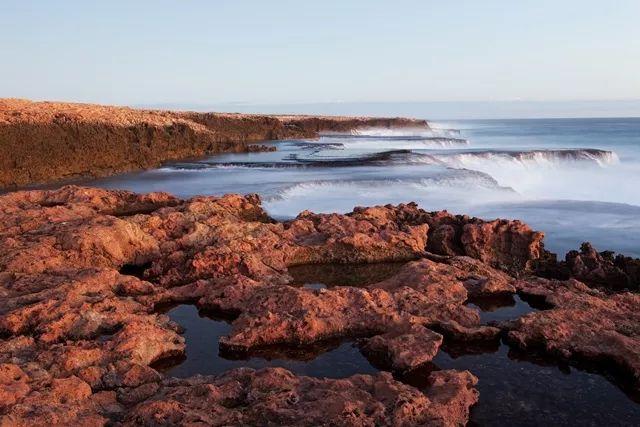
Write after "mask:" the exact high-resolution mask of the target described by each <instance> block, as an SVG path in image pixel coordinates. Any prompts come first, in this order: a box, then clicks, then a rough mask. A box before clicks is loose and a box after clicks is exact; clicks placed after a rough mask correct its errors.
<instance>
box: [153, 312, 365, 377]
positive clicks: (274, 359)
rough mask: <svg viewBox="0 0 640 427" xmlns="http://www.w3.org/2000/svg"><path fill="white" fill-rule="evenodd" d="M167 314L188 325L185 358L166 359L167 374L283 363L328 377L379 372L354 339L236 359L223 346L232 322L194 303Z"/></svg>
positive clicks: (302, 372)
mask: <svg viewBox="0 0 640 427" xmlns="http://www.w3.org/2000/svg"><path fill="white" fill-rule="evenodd" d="M167 315H168V316H169V317H170V318H171V319H172V320H173V321H175V322H176V323H178V324H180V325H181V326H182V327H183V328H184V329H185V331H184V334H183V336H184V338H185V340H186V345H187V351H186V353H187V354H186V358H185V359H182V360H175V359H174V360H167V361H162V362H161V363H160V364H158V365H157V366H156V368H158V369H159V370H161V371H163V372H165V373H166V374H167V375H171V376H176V377H189V376H192V375H196V374H203V375H215V374H220V373H222V372H224V371H227V370H229V369H233V368H239V367H243V366H244V367H250V368H255V369H259V368H264V367H268V366H272V367H282V368H286V369H289V370H290V371H292V372H295V373H296V374H299V375H308V376H314V377H328V378H345V377H349V376H351V375H354V374H358V373H362V374H373V373H375V372H377V369H375V368H374V367H373V366H372V365H371V364H370V363H369V362H368V361H367V359H366V358H365V357H364V356H363V355H362V353H360V351H359V350H358V348H357V347H355V346H354V345H353V343H351V342H337V341H334V342H325V343H320V344H318V345H314V346H309V347H306V348H305V347H297V348H286V347H280V348H270V349H264V350H261V351H260V352H258V353H257V354H255V355H252V357H249V358H246V359H240V360H238V359H236V360H234V359H233V358H234V357H237V356H236V355H227V356H226V357H223V356H221V355H220V349H219V338H220V337H221V336H225V335H228V334H229V332H230V331H231V325H230V324H229V323H228V322H226V321H225V320H222V319H214V318H211V317H207V316H205V315H200V313H199V312H198V309H197V308H196V307H195V306H193V305H179V306H177V307H175V308H173V309H171V310H169V311H168V312H167Z"/></svg>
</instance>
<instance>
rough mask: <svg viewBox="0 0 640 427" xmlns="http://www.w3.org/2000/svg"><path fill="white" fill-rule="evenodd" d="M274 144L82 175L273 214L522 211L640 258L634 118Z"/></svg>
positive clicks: (544, 224)
mask: <svg viewBox="0 0 640 427" xmlns="http://www.w3.org/2000/svg"><path fill="white" fill-rule="evenodd" d="M429 123H430V125H431V127H432V130H430V131H424V130H419V129H415V130H387V129H366V130H360V131H358V132H354V133H352V134H342V135H338V134H333V135H324V136H322V137H321V138H319V139H317V140H298V141H277V142H267V143H266V144H270V145H275V147H276V150H277V151H272V152H260V153H246V154H223V155H216V156H211V157H208V158H205V159H195V160H188V161H180V162H174V163H169V164H166V165H164V166H163V167H161V168H158V169H155V170H149V171H144V172H137V173H130V174H124V175H118V176H114V177H109V178H105V179H99V180H92V181H90V182H83V183H82V184H85V185H94V186H100V187H105V188H122V189H128V190H133V191H137V192H149V191H168V192H170V193H173V194H176V195H178V196H181V197H188V196H193V195H198V194H210V195H220V194H225V193H258V194H260V195H261V196H262V199H263V204H264V207H265V208H266V210H267V211H268V212H269V214H271V215H272V216H273V217H274V218H277V219H286V218H292V217H294V216H295V215H297V214H298V213H299V212H300V211H302V210H305V209H307V210H311V211H315V212H348V211H351V210H352V209H353V207H354V206H368V205H377V204H387V203H393V204H397V203H406V202H412V201H413V202H416V203H418V204H419V205H420V206H421V207H422V208H424V209H426V210H430V211H431V210H441V209H447V210H449V211H450V212H453V213H461V214H469V215H474V216H478V217H481V218H485V219H492V218H509V219H521V220H523V221H525V222H526V223H528V224H529V225H531V226H532V227H533V228H534V229H536V230H539V231H543V232H545V234H546V238H545V242H546V247H547V248H548V249H549V250H551V251H554V252H556V253H559V254H560V255H561V256H563V255H564V253H565V252H567V251H569V250H571V249H577V248H578V247H579V246H580V244H581V243H582V242H584V241H590V242H592V243H593V244H594V246H595V247H596V248H597V249H598V250H605V249H606V250H614V251H617V252H621V253H624V254H627V255H630V256H636V257H637V256H640V118H603V119H597V118H589V119H510V120H458V121H436V122H429Z"/></svg>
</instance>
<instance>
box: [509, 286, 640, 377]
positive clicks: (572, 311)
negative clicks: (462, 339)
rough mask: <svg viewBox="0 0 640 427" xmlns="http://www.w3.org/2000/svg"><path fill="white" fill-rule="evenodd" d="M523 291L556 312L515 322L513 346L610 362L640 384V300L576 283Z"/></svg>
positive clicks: (512, 336) (536, 314)
mask: <svg viewBox="0 0 640 427" xmlns="http://www.w3.org/2000/svg"><path fill="white" fill-rule="evenodd" d="M517 287H518V289H519V290H520V292H522V293H524V294H526V295H532V296H535V297H538V298H542V299H544V301H545V302H546V303H548V304H550V305H551V306H553V308H552V309H550V310H544V311H539V312H534V313H529V314H527V315H525V316H523V317H521V318H519V319H517V320H515V321H513V322H511V323H510V324H509V325H508V328H507V329H508V330H509V332H508V339H509V341H510V342H511V343H512V344H514V345H516V346H518V347H520V348H522V349H529V348H534V349H538V348H539V349H543V350H544V351H546V352H548V353H550V354H552V355H556V356H559V357H562V358H567V359H572V358H573V359H578V360H587V361H591V362H596V363H602V362H607V363H609V364H613V365H615V366H617V367H618V368H621V369H623V370H624V371H626V372H628V373H629V374H630V375H631V376H632V378H633V380H634V382H636V383H640V295H637V294H633V293H628V292H627V293H619V294H613V295H607V294H605V293H603V292H600V291H597V290H593V289H590V288H589V287H587V286H586V285H585V284H583V283H580V282H578V281H575V280H569V281H556V280H547V279H535V280H527V281H521V282H518V283H517Z"/></svg>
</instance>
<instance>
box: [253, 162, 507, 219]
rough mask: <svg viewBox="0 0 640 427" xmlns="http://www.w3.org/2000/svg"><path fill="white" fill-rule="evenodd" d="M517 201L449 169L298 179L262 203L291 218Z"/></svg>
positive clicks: (490, 183) (475, 176) (485, 179)
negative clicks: (400, 175)
mask: <svg viewBox="0 0 640 427" xmlns="http://www.w3.org/2000/svg"><path fill="white" fill-rule="evenodd" d="M470 192H472V193H473V194H475V197H477V199H476V200H477V201H478V202H483V203H484V202H487V201H496V202H497V201H509V200H518V199H519V195H518V194H517V193H516V192H514V191H513V190H512V189H511V188H507V187H502V186H500V185H499V184H498V183H497V182H496V180H495V179H493V178H492V177H490V176H489V175H487V174H483V173H481V172H477V171H467V170H451V171H450V173H443V174H441V175H439V176H432V177H428V178H420V179H376V180H368V179H362V180H324V181H311V182H301V183H297V184H293V185H291V186H288V187H286V188H284V189H282V190H281V191H279V192H278V193H277V194H275V195H273V196H271V197H267V198H265V200H264V202H263V204H264V207H265V209H266V210H267V211H268V212H269V214H270V215H272V216H274V217H275V218H291V217H293V216H295V215H296V214H297V213H298V212H300V211H302V210H304V209H309V210H312V211H314V212H349V211H351V210H352V209H353V208H354V207H355V206H373V205H384V204H388V203H393V204H398V203H408V202H417V203H418V204H419V205H420V206H421V207H423V208H425V209H427V210H440V209H453V210H456V209H461V208H462V206H468V205H469V203H470V198H469V193H470Z"/></svg>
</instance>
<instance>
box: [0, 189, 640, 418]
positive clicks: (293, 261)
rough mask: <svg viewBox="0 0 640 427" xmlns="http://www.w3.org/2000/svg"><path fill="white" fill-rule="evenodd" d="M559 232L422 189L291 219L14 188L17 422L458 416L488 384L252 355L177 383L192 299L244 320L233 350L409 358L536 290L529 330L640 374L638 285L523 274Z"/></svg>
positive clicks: (538, 339) (409, 361) (11, 301)
mask: <svg viewBox="0 0 640 427" xmlns="http://www.w3.org/2000/svg"><path fill="white" fill-rule="evenodd" d="M438 230H440V231H438ZM541 239H542V235H541V234H540V233H537V232H533V231H531V230H530V229H529V228H528V227H527V226H526V225H524V224H522V223H519V222H517V221H503V220H497V221H491V222H485V221H481V220H479V219H473V218H468V217H462V216H452V215H450V214H448V213H446V212H439V213H438V212H432V213H429V212H425V211H423V210H421V209H419V208H418V207H417V206H416V205H415V204H406V205H398V206H391V205H388V206H377V207H372V208H356V209H354V211H353V212H351V213H349V214H346V215H338V214H314V213H311V212H303V213H301V214H300V215H299V216H298V217H297V218H295V219H293V220H291V221H287V222H276V221H274V220H272V219H271V218H269V217H268V215H267V214H266V213H265V212H264V210H263V209H262V208H261V206H260V199H259V197H258V196H255V195H248V196H239V195H228V196H224V197H195V198H192V199H189V200H184V201H183V200H178V199H175V198H173V197H171V196H169V195H166V194H163V193H155V194H150V195H135V194H133V193H129V192H121V191H106V190H98V189H87V188H80V187H64V188H62V189H60V190H55V191H34V192H23V193H14V194H8V195H5V196H0V270H2V271H1V272H0V333H1V334H2V337H3V338H4V339H3V340H2V341H0V395H1V396H2V397H3V399H2V400H3V402H4V403H3V405H4V406H1V407H0V416H2V417H3V419H2V422H1V423H4V424H8V425H38V424H45V423H47V424H54V425H55V424H68V425H75V424H90V425H96V424H97V425H100V424H104V423H107V422H115V423H117V422H120V421H122V420H126V423H130V424H133V423H136V422H139V423H143V424H145V423H146V424H153V423H164V422H167V423H171V422H175V423H187V422H196V421H199V422H210V423H212V424H216V423H217V424H242V423H247V424H252V423H253V424H264V423H265V422H271V423H274V424H277V423H294V422H293V421H290V420H297V422H298V424H299V421H300V419H304V420H306V419H307V418H304V417H303V416H308V417H309V418H308V419H309V420H310V421H309V424H313V423H314V421H316V422H317V421H318V420H322V422H325V421H326V419H329V420H332V421H334V422H335V423H336V424H353V423H356V424H358V423H363V424H370V423H374V424H376V423H377V424H380V425H398V424H405V425H413V424H418V425H419V424H427V425H429V424H436V425H457V424H464V422H465V421H466V419H467V415H468V408H469V406H470V405H472V404H473V402H475V401H476V399H477V392H476V391H475V389H474V384H475V378H474V377H473V376H471V375H470V374H469V373H466V372H453V371H444V372H434V373H433V374H431V377H429V378H430V380H429V381H428V384H429V386H428V387H426V388H425V390H423V391H422V392H420V391H418V390H417V389H415V388H413V387H411V386H408V385H405V384H402V383H399V382H397V381H395V380H392V379H391V377H390V376H389V375H387V374H380V375H378V376H367V375H361V376H355V377H351V378H347V379H343V380H320V379H313V378H306V377H300V376H295V375H293V374H291V373H290V372H287V371H283V370H277V369H276V370H266V371H260V372H255V371H251V370H242V369H241V370H237V371H232V372H229V373H225V374H223V375H221V376H220V377H217V378H213V377H194V378H189V379H185V380H169V379H166V378H163V376H162V375H161V374H160V373H158V372H157V371H155V370H154V369H153V368H152V367H151V365H153V366H156V365H155V363H156V362H158V361H161V360H163V359H166V358H174V357H179V356H181V355H183V353H184V352H185V344H184V339H183V338H182V337H181V335H180V332H181V330H180V328H179V326H178V325H176V324H175V323H173V322H172V321H170V319H169V318H168V317H167V316H166V315H164V314H162V313H161V307H163V306H165V305H170V304H176V303H191V304H195V305H197V306H198V308H200V309H204V310H214V311H216V312H218V313H224V314H228V315H229V320H230V322H231V323H232V327H231V332H230V333H229V334H228V335H227V336H225V337H221V338H220V346H221V350H222V351H226V352H229V353H233V352H237V351H241V352H246V353H251V352H253V351H258V350H259V349H260V348H262V347H268V346H273V345H278V344H281V345H285V346H289V345H293V346H296V345H300V344H305V345H307V344H309V345H314V344H317V343H319V342H322V341H323V340H326V339H329V338H335V339H336V340H342V339H349V340H353V339H354V338H362V341H361V343H362V349H363V351H364V352H365V353H367V354H376V355H377V356H380V357H382V358H383V359H386V360H387V361H388V365H389V368H390V369H393V370H396V371H407V370H412V369H414V368H417V367H420V366H422V365H425V364H427V363H428V361H429V360H431V359H432V358H433V357H434V355H435V354H436V353H437V351H438V349H439V347H440V344H441V343H442V335H444V336H445V339H448V340H449V339H450V340H452V342H454V341H455V342H467V343H468V342H473V343H474V345H475V343H477V342H478V341H479V342H493V341H495V340H496V338H497V337H498V335H499V334H500V333H501V330H500V329H499V328H497V327H494V326H486V325H482V324H481V322H480V316H479V312H478V311H477V310H476V309H474V308H472V307H469V306H467V305H465V303H467V302H468V301H469V298H475V297H490V296H493V295H504V294H512V293H513V292H515V291H518V292H519V293H520V294H521V295H523V297H524V296H528V297H530V298H532V297H536V296H537V298H539V299H542V300H543V301H544V302H545V303H546V304H548V305H550V306H552V309H550V310H546V311H541V312H537V313H529V314H527V315H524V316H522V317H521V318H520V319H517V320H515V321H513V322H509V323H507V324H501V325H500V327H501V328H502V329H503V331H504V332H505V333H508V339H509V340H510V342H511V343H513V345H516V346H519V347H522V348H525V349H527V348H531V347H536V346H543V347H544V348H546V349H547V351H549V352H550V353H553V354H559V355H561V356H563V357H565V356H566V357H574V356H575V357H583V358H590V359H598V360H600V359H606V360H611V361H612V362H614V363H616V364H617V365H618V366H621V367H624V368H625V369H627V370H629V371H631V372H634V373H635V374H636V375H637V372H639V366H640V363H638V361H637V354H640V351H639V349H638V348H637V343H636V340H637V337H636V336H637V335H639V333H638V331H637V325H638V324H640V319H637V315H636V313H638V312H640V311H639V310H638V308H640V307H638V301H637V298H636V295H633V294H628V293H620V294H618V295H606V294H604V293H601V292H599V291H597V290H594V289H591V288H589V287H587V286H586V285H584V284H582V283H580V282H577V281H569V282H561V281H549V280H547V281H544V280H543V279H536V278H525V279H522V280H515V279H514V278H513V275H518V274H521V273H523V272H527V271H529V268H530V265H531V263H532V261H535V260H536V259H539V257H540V256H541V255H540V251H541V250H542V243H541ZM427 250H428V251H431V252H438V254H439V255H433V254H432V253H429V252H427ZM510 254H511V255H512V256H511V255H510ZM600 256H601V257H602V260H603V261H601V263H602V262H604V261H606V259H607V257H606V256H604V255H602V254H601V255H600ZM589 257H590V255H589V256H587V255H584V256H583V258H584V259H582V263H583V264H585V265H590V264H589V262H587V259H591V258H593V257H591V258H589ZM389 261H401V262H403V263H404V265H402V267H399V268H394V269H393V270H392V271H391V272H390V273H389V275H387V274H385V275H383V276H382V277H383V278H384V280H381V281H377V280H380V278H378V279H375V280H374V283H371V282H367V283H364V284H360V285H359V286H358V287H355V286H341V284H340V283H335V286H331V287H329V288H327V289H307V288H301V287H296V286H290V284H292V281H293V278H292V276H291V274H289V270H288V269H289V268H290V267H292V266H300V265H316V264H318V265H319V264H327V263H330V264H332V265H333V266H339V265H341V264H342V265H347V264H351V263H358V264H363V263H374V262H376V263H377V262H389ZM625 262H626V261H625ZM575 265H578V262H577V261H576V263H575ZM629 265H631V264H629ZM335 268H336V269H338V270H339V267H335ZM625 268H627V270H624V271H627V272H628V271H631V270H629V268H628V267H625ZM591 270H592V269H590V270H589V271H591ZM126 273H129V274H126ZM131 273H134V274H131ZM339 276H340V274H337V277H339ZM374 276H375V275H374ZM187 351H188V349H187ZM327 414H329V415H327ZM314 417H318V418H314ZM326 417H328V418H326ZM203 420H204V421H203Z"/></svg>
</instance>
